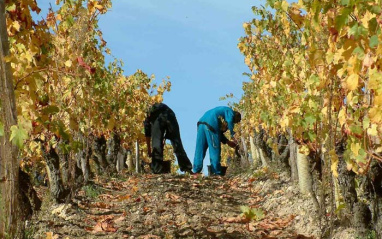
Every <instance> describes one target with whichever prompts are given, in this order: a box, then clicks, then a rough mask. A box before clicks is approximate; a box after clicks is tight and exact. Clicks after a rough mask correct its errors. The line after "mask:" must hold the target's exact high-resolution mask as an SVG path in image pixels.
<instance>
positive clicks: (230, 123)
mask: <svg viewBox="0 0 382 239" xmlns="http://www.w3.org/2000/svg"><path fill="white" fill-rule="evenodd" d="M240 120H241V114H240V113H239V112H237V111H233V110H232V109H231V108H229V107H227V106H219V107H216V108H213V109H211V110H209V111H207V112H206V113H205V114H204V115H203V116H202V118H200V119H199V121H198V124H197V127H198V132H197V136H196V149H195V156H194V166H193V172H194V173H200V172H201V171H202V169H203V160H204V157H205V156H206V151H207V148H209V152H210V160H211V172H212V174H216V175H223V174H222V171H221V164H220V161H221V154H220V153H221V143H223V144H228V145H229V146H230V147H232V148H235V147H237V143H236V142H235V140H234V134H235V132H234V131H233V127H234V124H236V123H239V122H240ZM227 129H228V130H229V131H230V133H231V138H232V139H233V140H232V141H230V140H228V139H227V138H226V137H225V136H224V134H223V133H224V132H225V131H226V130H227Z"/></svg>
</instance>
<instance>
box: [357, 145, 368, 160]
mask: <svg viewBox="0 0 382 239" xmlns="http://www.w3.org/2000/svg"><path fill="white" fill-rule="evenodd" d="M366 157H367V153H366V152H365V150H364V149H362V148H360V149H359V151H358V155H357V156H356V161H357V163H367V161H366Z"/></svg>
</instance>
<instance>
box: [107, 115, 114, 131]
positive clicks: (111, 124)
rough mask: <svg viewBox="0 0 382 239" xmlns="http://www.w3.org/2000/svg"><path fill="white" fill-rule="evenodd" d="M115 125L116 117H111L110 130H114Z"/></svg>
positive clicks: (108, 126)
mask: <svg viewBox="0 0 382 239" xmlns="http://www.w3.org/2000/svg"><path fill="white" fill-rule="evenodd" d="M114 125H115V119H114V117H111V118H110V120H109V123H108V125H107V128H108V129H109V130H113V128H114Z"/></svg>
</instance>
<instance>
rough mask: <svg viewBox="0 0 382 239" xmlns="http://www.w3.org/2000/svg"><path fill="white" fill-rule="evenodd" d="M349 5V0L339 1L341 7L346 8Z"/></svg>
mask: <svg viewBox="0 0 382 239" xmlns="http://www.w3.org/2000/svg"><path fill="white" fill-rule="evenodd" d="M349 3H350V0H341V5H343V6H348V5H349Z"/></svg>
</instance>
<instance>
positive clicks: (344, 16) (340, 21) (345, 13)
mask: <svg viewBox="0 0 382 239" xmlns="http://www.w3.org/2000/svg"><path fill="white" fill-rule="evenodd" d="M351 12H352V10H351V9H350V8H344V9H343V10H342V12H341V14H339V15H338V16H336V20H335V25H336V29H337V31H339V30H340V29H341V28H342V27H343V26H344V25H345V24H346V22H347V20H348V18H349V14H350V13H351Z"/></svg>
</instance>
